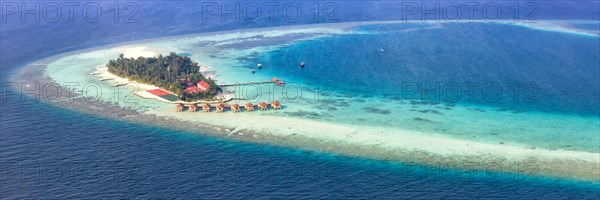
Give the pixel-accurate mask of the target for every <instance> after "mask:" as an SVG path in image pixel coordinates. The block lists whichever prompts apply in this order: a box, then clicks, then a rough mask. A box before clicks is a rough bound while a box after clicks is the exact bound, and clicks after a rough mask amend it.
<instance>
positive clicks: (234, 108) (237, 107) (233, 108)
mask: <svg viewBox="0 0 600 200" xmlns="http://www.w3.org/2000/svg"><path fill="white" fill-rule="evenodd" d="M231 111H233V112H240V105H238V104H237V103H234V104H231Z"/></svg>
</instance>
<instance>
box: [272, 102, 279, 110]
mask: <svg viewBox="0 0 600 200" xmlns="http://www.w3.org/2000/svg"><path fill="white" fill-rule="evenodd" d="M271 108H273V109H281V103H279V101H273V102H271Z"/></svg>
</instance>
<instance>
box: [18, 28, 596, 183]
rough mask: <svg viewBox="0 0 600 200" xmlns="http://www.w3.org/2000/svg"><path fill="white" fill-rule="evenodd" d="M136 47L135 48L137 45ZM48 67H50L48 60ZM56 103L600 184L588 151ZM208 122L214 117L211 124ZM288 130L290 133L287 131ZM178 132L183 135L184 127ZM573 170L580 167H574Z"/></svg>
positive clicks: (212, 130) (307, 145) (296, 144)
mask: <svg viewBox="0 0 600 200" xmlns="http://www.w3.org/2000/svg"><path fill="white" fill-rule="evenodd" d="M277 28H278V27H274V28H273V27H270V28H269V29H277ZM212 34H214V33H212ZM179 37H185V36H179ZM179 37H178V38H179ZM157 40H158V39H157ZM137 43H139V41H138V42H137ZM117 45H118V46H127V45H119V44H116V45H115V46H117ZM101 49H102V48H101ZM67 55H72V54H67ZM57 58H58V57H57ZM48 63H51V61H50V62H48ZM48 63H46V65H43V67H40V66H38V67H40V68H38V69H37V70H39V71H38V73H36V74H37V75H36V76H31V77H26V76H23V74H17V75H16V76H15V77H13V78H11V80H15V78H18V79H21V81H23V80H31V81H34V80H35V81H39V80H45V81H48V82H54V80H53V79H52V78H50V77H45V75H44V71H45V68H46V67H47V66H48ZM40 65H42V64H40ZM31 68H32V67H31V65H27V67H23V70H22V71H21V73H23V71H27V70H33V71H35V70H36V69H31ZM28 78H29V79H28ZM59 104H60V105H62V106H63V107H66V108H69V109H72V110H76V111H80V112H85V113H89V114H96V115H101V116H105V117H106V116H108V117H110V118H115V119H118V120H124V121H135V122H140V123H143V124H147V125H150V126H156V125H158V124H156V122H157V121H163V120H164V122H165V124H161V125H158V126H161V127H162V126H164V127H165V128H171V129H178V128H182V127H186V126H185V125H184V124H187V125H189V122H194V123H195V124H197V127H190V128H189V131H192V132H196V133H200V134H204V135H211V136H216V137H221V138H227V139H234V140H239V141H246V142H252V143H259V144H268V145H277V146H285V147H291V148H303V149H308V150H314V151H319V152H328V153H339V154H344V155H349V156H355V157H361V158H369V159H378V160H389V161H396V162H418V163H422V164H426V165H436V164H438V163H440V162H442V163H446V164H445V165H444V166H447V167H450V168H457V169H464V167H465V166H464V163H466V162H472V161H473V160H479V161H486V160H487V161H490V162H493V163H498V166H495V167H497V168H493V169H490V167H489V166H487V165H481V166H473V168H475V169H481V170H489V171H500V172H517V173H518V172H519V170H522V169H519V168H518V167H515V166H514V164H515V163H530V164H531V163H532V162H533V163H535V164H536V165H537V166H540V168H539V172H540V174H536V175H543V176H552V177H561V178H571V179H577V180H585V181H600V172H598V171H599V170H600V169H599V167H598V165H599V164H600V157H599V155H600V154H598V153H591V152H579V151H566V150H545V149H536V150H533V149H526V148H522V147H513V146H507V145H495V144H485V143H480V142H475V141H466V140H458V139H452V138H440V137H435V136H427V135H424V134H422V133H417V132H414V131H413V132H414V133H413V132H411V131H406V132H402V133H400V134H396V135H392V134H389V132H393V131H395V130H387V131H386V132H382V133H378V130H375V131H370V130H371V128H370V127H363V128H362V129H361V128H360V127H353V126H345V125H344V126H342V125H338V124H333V123H324V122H317V121H312V120H306V119H298V118H294V117H282V116H261V115H253V116H252V117H248V115H247V114H243V115H244V117H246V118H247V119H246V120H254V121H253V122H251V124H256V126H255V127H228V126H227V124H223V123H219V122H218V121H229V120H224V119H228V118H227V117H231V115H232V113H224V114H220V115H221V116H222V117H218V119H215V117H214V116H216V115H213V114H214V113H210V114H207V115H200V114H196V115H195V116H194V119H195V120H189V118H190V117H189V116H190V115H193V113H187V112H185V113H175V112H174V111H173V109H172V108H171V107H170V105H169V107H168V108H167V107H164V108H157V109H153V110H152V111H149V112H145V113H144V112H138V111H135V110H131V109H127V108H123V107H120V106H118V105H111V104H107V103H90V102H86V101H81V102H79V103H73V102H71V103H67V102H65V101H61V102H60V103H59ZM69 104H71V105H69ZM240 114H242V113H240ZM160 115H162V116H160ZM198 116H199V117H198ZM236 116H237V117H240V115H238V114H236ZM208 118H213V121H211V120H210V119H208ZM234 118H235V117H234ZM186 119H187V120H186ZM261 121H268V122H269V123H271V124H269V125H267V124H266V123H260V122H261ZM207 122H208V123H207ZM273 124H274V125H273ZM177 125H180V126H177ZM286 126H288V127H289V128H288V129H285V127H286ZM315 126H319V127H327V129H328V130H331V132H332V133H333V134H331V135H330V136H329V138H327V139H324V138H323V137H322V133H321V135H319V131H317V130H313V132H306V130H303V127H315ZM198 128H202V131H200V130H198ZM182 129H186V130H187V129H188V128H182ZM302 131H305V132H302ZM240 133H241V134H240ZM348 133H352V134H351V137H352V138H354V139H349V138H348ZM328 134H330V133H328ZM423 140H426V141H429V142H430V144H425V145H424V144H423V143H422V141H423ZM419 142H421V143H419ZM440 144H444V145H449V144H452V145H451V146H454V148H453V149H448V148H443V147H442V146H439V145H440ZM449 146H450V145H449ZM497 152H504V153H506V154H505V155H498V153H497ZM486 163H489V162H486ZM573 166H578V167H581V168H574V167H573Z"/></svg>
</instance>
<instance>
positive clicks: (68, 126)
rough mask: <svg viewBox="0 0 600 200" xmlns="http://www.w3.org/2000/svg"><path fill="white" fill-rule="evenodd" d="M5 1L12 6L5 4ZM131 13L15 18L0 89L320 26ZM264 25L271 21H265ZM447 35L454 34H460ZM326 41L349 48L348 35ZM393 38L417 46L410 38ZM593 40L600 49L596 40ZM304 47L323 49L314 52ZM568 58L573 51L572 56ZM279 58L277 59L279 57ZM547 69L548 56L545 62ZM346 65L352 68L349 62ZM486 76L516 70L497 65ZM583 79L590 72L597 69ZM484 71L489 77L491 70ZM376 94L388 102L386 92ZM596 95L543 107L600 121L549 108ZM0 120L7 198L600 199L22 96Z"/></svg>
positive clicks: (352, 13)
mask: <svg viewBox="0 0 600 200" xmlns="http://www.w3.org/2000/svg"><path fill="white" fill-rule="evenodd" d="M6 2H8V1H2V3H6ZM28 3H31V2H28ZM42 3H43V2H42ZM113 3H114V2H110V1H102V2H101V6H102V7H103V8H104V9H107V10H108V9H110V8H109V6H110V5H113ZM229 3H231V2H229ZM298 3H299V5H300V6H301V7H303V8H304V9H306V10H307V11H306V12H307V13H309V12H308V10H309V7H310V6H311V5H313V4H314V3H315V2H307V1H306V2H305V1H302V2H298ZM335 3H336V6H338V8H339V10H338V11H339V12H337V15H335V16H336V17H335V19H336V21H337V22H347V21H366V20H397V19H400V14H399V13H398V9H399V8H401V6H399V5H398V4H399V3H398V2H395V1H392V2H379V1H373V2H355V1H352V2H346V1H344V2H335ZM512 3H514V2H501V4H502V5H512ZM82 4H84V3H83V2H82ZM537 4H538V5H539V8H540V10H539V12H538V15H537V16H538V18H539V19H592V20H598V19H599V16H600V15H599V11H600V9H599V4H598V2H597V1H590V2H584V1H577V2H567V1H564V2H563V1H550V2H548V1H540V2H537ZM17 5H18V4H17ZM122 5H123V4H121V6H122ZM135 6H137V7H138V8H139V12H138V13H137V15H136V17H135V19H137V20H138V21H137V22H132V23H123V22H122V21H121V20H122V18H121V19H120V21H119V22H118V23H115V21H114V18H112V17H108V16H110V15H111V14H112V13H110V12H109V11H106V14H105V15H103V16H106V17H105V18H102V19H101V20H100V21H98V22H95V23H89V22H86V21H84V20H81V19H80V18H76V19H75V20H74V21H73V22H69V21H68V20H66V19H63V20H61V21H59V22H56V23H48V22H45V21H43V20H42V22H40V23H36V22H34V21H31V20H26V21H25V22H22V21H21V20H20V19H19V18H17V17H14V16H12V18H6V22H4V21H2V23H0V26H1V27H0V72H1V75H0V78H1V79H2V82H4V81H7V79H8V77H9V76H10V74H11V73H12V72H13V71H15V69H17V68H19V67H21V66H23V65H25V64H27V63H29V62H33V61H35V60H38V59H42V58H45V57H48V56H52V55H56V54H59V53H63V52H68V51H73V50H79V49H85V48H90V47H94V46H98V45H108V44H113V43H119V42H128V41H135V40H141V39H148V38H154V37H161V36H171V35H181V34H190V33H200V32H209V31H219V30H234V29H243V28H253V27H268V26H281V25H293V24H307V23H314V22H315V21H314V18H313V16H306V17H303V18H302V19H301V20H300V21H299V22H296V23H290V22H286V21H285V20H283V19H282V18H284V16H281V15H274V16H273V17H274V18H273V20H266V19H265V20H258V21H257V22H256V23H249V22H228V21H225V22H222V21H220V20H219V19H215V18H208V19H207V20H203V19H202V17H201V15H202V14H201V13H202V2H194V1H176V2H162V1H139V2H137V3H136V4H135ZM3 12H5V10H3ZM63 12H64V11H63ZM3 17H5V16H3ZM263 17H266V18H268V17H267V16H266V15H265V16H263ZM3 20H4V19H3ZM328 22H334V21H328ZM373 28H376V27H373ZM454 30H457V31H459V30H461V29H460V27H458V28H457V29H454ZM462 31H468V30H462ZM491 31H493V30H491ZM365 37H368V36H365ZM515 37H519V36H518V35H517V36H515ZM565 37H569V36H565ZM455 39H456V40H458V39H460V38H458V39H457V38H455ZM332 40H337V41H334V42H341V43H343V42H344V38H332ZM394 40H396V41H397V40H406V42H407V43H410V42H411V41H412V42H416V41H413V40H409V39H406V38H394ZM535 40H543V38H535ZM582 40H583V39H582ZM417 41H418V40H417ZM595 41H596V42H599V41H598V38H596V39H595ZM378 42H380V43H381V45H380V46H382V47H381V48H384V49H392V48H388V47H385V46H383V45H385V44H386V43H385V41H378ZM586 42H589V41H588V40H583V41H581V42H580V43H578V45H582V46H585V45H586V44H585V43H586ZM592 42H593V40H592ZM466 45H469V44H468V43H467V44H466ZM471 45H474V46H476V45H475V44H471ZM514 45H515V46H518V44H514ZM304 48H308V49H310V48H323V47H319V46H318V44H312V45H309V46H306V47H304ZM374 50H375V51H377V49H374ZM443 50H444V49H441V50H440V51H443ZM446 51H447V49H446ZM474 51H475V50H474ZM563 51H564V52H570V53H574V52H577V49H576V48H575V49H564V50H563ZM276 53H277V52H275V54H273V55H277V54H276ZM279 53H281V52H279ZM297 53H298V52H293V51H291V52H285V55H287V57H285V58H289V59H293V60H291V61H293V62H297V60H298V59H299V58H300V57H302V56H303V55H302V56H301V55H294V54H297ZM395 53H403V52H395ZM404 53H410V52H409V51H406V52H404ZM475 53H476V52H475ZM591 53H594V52H577V54H578V55H581V57H585V55H587V54H591ZM596 53H597V51H596ZM313 56H314V55H313ZM482 56H485V55H482ZM315 58H319V59H320V60H313V61H312V62H325V59H324V58H320V57H316V56H315ZM552 61H553V60H551V59H550V60H546V61H545V62H548V63H551V62H552ZM281 62H285V61H284V60H282V61H281ZM348 62H359V60H352V59H350V60H349V61H348ZM381 62H389V60H387V61H384V60H382V61H381ZM474 62H476V60H474ZM308 64H311V63H310V62H308ZM451 64H452V63H451ZM534 66H535V67H537V68H533V69H531V70H533V71H540V70H543V68H542V67H543V64H540V65H534ZM586 67H592V66H586ZM595 67H596V69H597V66H595ZM440 70H442V69H440ZM491 70H498V71H500V70H503V71H507V70H514V69H505V68H501V69H498V68H497V67H493V68H491ZM582 70H584V71H586V72H588V73H593V68H591V69H590V68H584V69H582ZM413 72H414V71H413ZM416 72H418V71H416ZM441 72H442V73H440V74H439V75H440V76H444V75H447V74H451V73H452V71H450V70H449V71H443V70H442V71H441ZM496 72H497V71H496ZM528 73H529V74H531V73H530V72H522V73H516V75H515V74H513V76H510V77H509V78H515V79H519V80H522V79H527V78H529V79H531V80H539V79H548V80H549V81H547V82H549V83H553V84H556V85H555V87H552V88H558V90H549V91H542V92H546V93H543V95H549V96H550V95H552V94H553V92H558V93H562V92H566V91H569V90H572V89H573V88H577V87H579V86H578V85H576V84H573V85H565V84H564V83H571V82H569V81H568V80H559V81H562V82H552V76H549V75H544V74H539V75H537V76H534V77H521V75H520V74H528ZM556 73H558V72H556ZM490 74H494V71H492V72H490ZM490 76H491V75H490ZM406 77H413V78H414V77H416V78H419V77H430V76H415V75H412V76H411V74H409V73H407V74H406ZM312 78H314V79H318V78H320V77H316V76H315V77H312ZM355 78H356V79H357V81H362V83H363V84H366V85H368V84H376V83H374V82H369V81H367V80H369V77H368V76H366V77H355ZM436 78H439V77H436ZM479 78H482V79H487V78H490V77H479ZM387 79H390V78H389V77H388V78H387ZM432 79H433V78H432ZM507 79H508V78H507ZM586 80H588V81H589V82H587V83H596V84H597V83H598V74H589V77H587V79H586ZM561 83H562V84H561ZM378 92H380V93H382V94H386V93H389V91H386V90H385V89H380V90H378ZM594 94H597V93H589V94H577V95H580V96H571V97H568V96H566V97H564V98H561V99H550V100H548V101H545V102H544V103H547V105H553V106H552V107H553V108H556V110H550V111H552V112H567V111H568V112H574V113H577V114H582V115H598V112H597V106H598V104H597V101H596V103H594V101H587V102H584V103H579V104H576V105H573V106H571V107H560V106H556V105H568V104H569V103H568V102H574V101H575V100H577V99H581V98H592V100H594V99H593V98H594V97H596V98H597V96H593V95H594ZM588 95H591V96H588ZM577 102H580V101H577ZM508 106H509V108H510V109H524V110H529V109H534V110H541V111H549V110H545V109H544V106H540V107H536V108H525V107H519V105H517V104H515V105H512V104H509V105H508ZM594 109H596V110H594ZM0 116H1V118H0V198H2V199H38V198H44V199H74V198H76V199H117V198H119V199H123V198H139V199H149V198H152V199H167V198H169V199H170V198H174V197H180V198H182V199H259V198H262V199H282V198H302V199H317V198H326V199H349V198H353V199H375V198H377V199H380V198H387V199H598V198H599V196H600V185H599V184H598V183H584V182H577V181H567V180H558V179H551V178H544V177H534V176H528V175H527V174H503V173H490V172H487V173H486V172H478V171H475V172H472V171H467V170H460V171H455V170H444V169H438V168H433V167H423V166H418V165H414V164H411V163H388V162H382V161H373V160H366V159H358V158H349V157H345V156H339V155H333V154H324V153H317V152H311V151H305V150H299V149H289V148H280V147H271V146H264V145H255V144H247V143H239V142H231V141H226V140H223V139H215V138H210V137H206V136H201V135H197V134H192V133H187V132H180V131H173V130H167V129H161V128H156V127H150V126H144V125H138V124H133V123H127V122H122V121H115V120H110V119H105V118H99V117H96V116H92V115H87V114H81V113H77V112H74V111H69V110H65V109H62V108H59V107H55V106H53V105H47V104H44V103H40V102H35V101H25V102H23V101H18V99H17V98H9V99H8V101H4V102H2V103H1V104H0Z"/></svg>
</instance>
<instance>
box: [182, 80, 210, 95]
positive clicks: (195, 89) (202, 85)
mask: <svg viewBox="0 0 600 200" xmlns="http://www.w3.org/2000/svg"><path fill="white" fill-rule="evenodd" d="M208 88H210V85H209V84H208V83H207V82H204V81H200V82H198V84H197V86H188V87H186V88H185V89H184V90H183V91H184V92H185V93H188V94H189V93H200V92H204V91H206V90H208Z"/></svg>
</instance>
